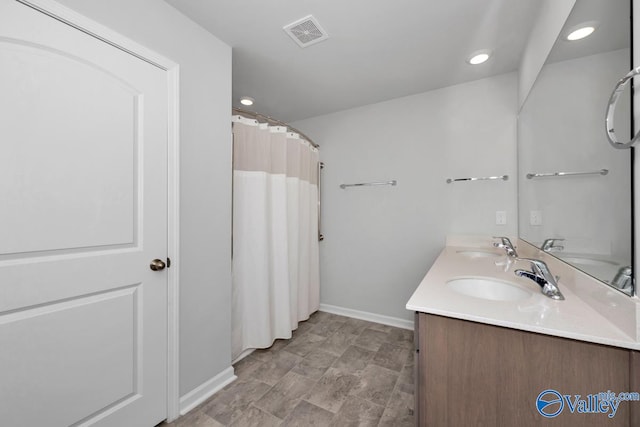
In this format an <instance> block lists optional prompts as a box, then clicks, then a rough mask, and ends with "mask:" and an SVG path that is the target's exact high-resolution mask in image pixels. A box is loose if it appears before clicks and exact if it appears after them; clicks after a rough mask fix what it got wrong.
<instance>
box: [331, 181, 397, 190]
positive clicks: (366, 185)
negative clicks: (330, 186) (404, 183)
mask: <svg viewBox="0 0 640 427" xmlns="http://www.w3.org/2000/svg"><path fill="white" fill-rule="evenodd" d="M396 184H398V181H396V180H395V179H393V180H391V181H380V182H360V183H358V184H340V188H342V189H343V190H344V189H345V188H347V187H369V186H373V185H396Z"/></svg>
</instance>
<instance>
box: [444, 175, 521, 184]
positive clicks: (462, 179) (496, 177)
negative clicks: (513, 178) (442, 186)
mask: <svg viewBox="0 0 640 427" xmlns="http://www.w3.org/2000/svg"><path fill="white" fill-rule="evenodd" d="M495 179H501V180H503V181H506V180H508V179H509V175H500V176H484V177H479V178H447V184H451V183H452V182H458V181H490V180H495Z"/></svg>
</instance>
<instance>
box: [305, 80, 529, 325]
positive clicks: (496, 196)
mask: <svg viewBox="0 0 640 427" xmlns="http://www.w3.org/2000/svg"><path fill="white" fill-rule="evenodd" d="M517 98H518V96H517V76H516V74H515V73H510V74H505V75H501V76H497V77H493V78H488V79H483V80H477V81H474V82H471V83H465V84H461V85H456V86H451V87H447V88H443V89H439V90H434V91H430V92H426V93H421V94H417V95H412V96H408V97H404V98H398V99H394V100H391V101H386V102H382V103H378V104H373V105H368V106H364V107H360V108H355V109H351V110H346V111H341V112H337V113H333V114H329V115H325V116H320V117H315V118H311V119H306V120H301V121H298V122H296V123H293V125H294V126H296V127H297V128H299V129H301V130H303V131H304V132H305V133H307V134H308V135H309V136H310V137H311V138H313V139H314V141H316V142H317V143H318V144H320V146H321V148H320V158H321V160H322V161H323V162H325V163H326V167H325V169H324V171H323V180H322V198H323V200H322V202H323V205H322V221H323V223H322V224H323V229H322V232H323V234H324V236H325V240H324V241H323V242H322V243H321V244H320V282H321V297H320V298H321V303H322V304H326V305H331V306H337V307H342V308H347V309H351V310H357V311H362V312H367V313H374V314H377V315H384V316H390V317H394V318H398V319H405V320H411V319H412V315H413V314H412V313H410V312H409V311H407V310H406V309H405V308H404V307H405V304H406V302H407V300H408V299H409V296H410V295H411V294H412V292H413V291H414V290H415V288H416V287H417V285H418V284H419V283H420V280H421V279H422V277H423V276H424V274H425V273H426V272H427V270H428V269H429V267H430V266H431V264H432V263H433V261H434V260H435V258H436V257H437V255H438V254H439V252H440V251H441V250H442V248H443V247H444V245H445V238H446V236H447V235H449V234H480V235H512V236H513V235H517V217H516V212H517V211H516V209H517V196H516V176H515V174H516V112H517ZM504 174H507V175H509V177H510V179H509V180H508V181H481V182H460V183H453V184H447V183H446V182H445V181H446V179H447V178H456V177H470V176H494V175H504ZM391 179H396V180H397V181H398V185H397V186H395V187H392V186H380V187H359V188H348V189H345V190H342V189H340V188H339V185H340V184H342V183H356V182H368V181H386V180H391ZM496 211H505V212H506V214H507V224H506V225H496V224H495V222H496V221H495V219H496Z"/></svg>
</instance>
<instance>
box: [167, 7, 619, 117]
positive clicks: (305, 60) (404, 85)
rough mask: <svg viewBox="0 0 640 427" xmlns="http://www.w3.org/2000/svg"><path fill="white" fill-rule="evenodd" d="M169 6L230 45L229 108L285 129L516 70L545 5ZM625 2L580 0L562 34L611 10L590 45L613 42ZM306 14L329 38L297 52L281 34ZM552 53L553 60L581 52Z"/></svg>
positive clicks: (617, 32)
mask: <svg viewBox="0 0 640 427" xmlns="http://www.w3.org/2000/svg"><path fill="white" fill-rule="evenodd" d="M166 1H167V2H168V3H170V4H171V5H173V6H174V7H176V8H177V9H178V10H180V11H182V12H183V13H184V14H185V15H187V16H188V17H190V18H191V19H193V20H194V21H196V22H197V23H199V24H200V25H202V26H203V27H204V28H206V29H207V30H208V31H209V32H211V33H212V34H214V35H215V36H216V37H218V38H219V39H221V40H223V41H224V42H226V43H227V44H229V45H230V46H232V47H233V105H234V106H236V107H240V104H239V102H238V101H239V98H240V97H241V96H251V97H253V98H255V100H256V103H255V105H254V106H253V107H251V109H253V110H254V111H257V112H259V113H262V114H266V115H269V116H272V117H275V118H278V119H280V120H283V121H288V122H292V121H295V120H299V119H304V118H308V117H314V116H318V115H322V114H327V113H331V112H334V111H339V110H344V109H347V108H353V107H356V106H361V105H366V104H371V103H375V102H380V101H384V100H388V99H393V98H398V97H401V96H406V95H410V94H415V93H420V92H425V91H428V90H432V89H437V88H441V87H446V86H450V85H453V84H458V83H463V82H467V81H471V80H477V79H480V78H484V77H489V76H492V75H496V74H502V73H506V72H510V71H515V70H516V69H517V68H518V65H519V62H520V56H521V54H522V50H523V48H524V46H525V44H526V40H527V39H528V37H529V33H530V31H531V28H532V25H533V22H534V20H535V19H536V17H537V14H538V10H539V8H540V7H541V5H542V3H543V2H542V1H536V0H349V1H333V2H330V1H327V0H324V1H321V0H272V1H267V0H233V1H232V0H227V1H225V0H166ZM625 4H626V5H627V6H628V0H615V1H611V0H607V1H604V0H578V5H577V6H576V9H575V10H574V12H576V13H574V14H572V17H571V18H570V21H569V24H568V26H569V25H570V23H571V22H573V21H574V20H575V21H580V22H581V20H586V19H587V18H589V17H590V16H593V15H594V13H592V12H590V10H591V9H594V8H595V9H596V10H598V11H599V12H598V13H601V12H604V11H606V10H609V13H610V15H611V16H614V17H613V18H611V19H613V20H612V21H606V22H604V23H603V25H602V27H601V28H599V30H598V32H597V33H599V34H600V35H599V36H598V34H594V36H592V37H589V39H592V38H593V39H596V40H597V37H603V36H604V35H605V34H607V35H612V36H614V35H615V34H620V32H619V31H614V30H613V28H614V27H615V25H619V24H620V20H621V13H624V12H622V10H623V9H622V8H621V7H620V6H622V5H625ZM612 5H613V6H614V7H611V6H612ZM603 8H604V9H603ZM307 15H313V16H314V17H315V18H317V19H318V21H319V22H320V25H322V26H323V27H324V29H325V30H326V31H327V32H328V34H329V39H328V40H326V41H323V42H321V43H318V44H315V45H312V46H310V47H307V48H304V49H303V48H300V47H298V45H296V44H295V43H294V42H293V40H291V39H290V38H289V37H288V36H287V35H286V33H285V32H284V31H283V30H282V27H283V26H285V25H287V24H289V23H291V22H294V21H296V20H298V19H300V18H303V17H305V16H307ZM607 22H610V23H607ZM612 25H613V27H612ZM596 36H597V37H596ZM616 37H617V36H616ZM614 38H615V37H614ZM618 39H619V37H618ZM626 40H628V38H627V39H626ZM603 43H604V42H603ZM606 43H609V45H610V46H613V45H615V44H616V43H618V44H620V42H619V41H615V40H613V41H608V42H606ZM486 48H489V49H492V50H493V51H494V56H493V57H492V58H491V59H490V60H489V61H488V62H486V63H485V64H483V65H479V66H470V65H468V64H467V63H466V62H465V60H466V58H467V56H468V55H469V54H470V53H471V52H473V51H475V50H480V49H486ZM607 49H609V47H607ZM556 50H557V49H554V55H557V56H556V57H555V58H553V57H552V58H550V59H552V60H553V59H555V60H558V59H560V57H569V56H581V55H583V54H585V52H586V51H585V52H582V53H581V54H580V55H577V54H571V53H569V52H566V49H564V50H565V52H562V50H563V49H560V50H561V52H560V53H556V52H555V51H556ZM596 50H597V49H596ZM594 53H595V52H594ZM245 108H246V107H245Z"/></svg>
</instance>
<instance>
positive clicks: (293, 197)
mask: <svg viewBox="0 0 640 427" xmlns="http://www.w3.org/2000/svg"><path fill="white" fill-rule="evenodd" d="M232 122H233V141H234V162H233V289H232V298H233V301H232V352H233V359H236V358H238V357H239V356H241V355H242V354H243V352H245V351H246V350H248V349H253V348H266V347H269V346H271V344H272V343H273V341H274V340H275V339H276V338H291V331H292V330H294V329H296V328H297V326H298V322H299V321H302V320H306V319H308V318H309V315H310V314H311V313H313V312H314V311H316V310H318V308H319V304H320V287H319V284H320V283H319V282H320V280H319V260H318V174H317V170H318V150H317V149H316V148H314V147H313V146H312V145H311V144H309V142H307V141H305V140H303V139H301V138H300V137H299V135H297V134H295V133H292V132H287V129H286V128H285V127H278V126H269V125H267V124H261V123H258V122H257V121H256V120H254V119H248V118H245V117H242V116H232Z"/></svg>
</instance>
